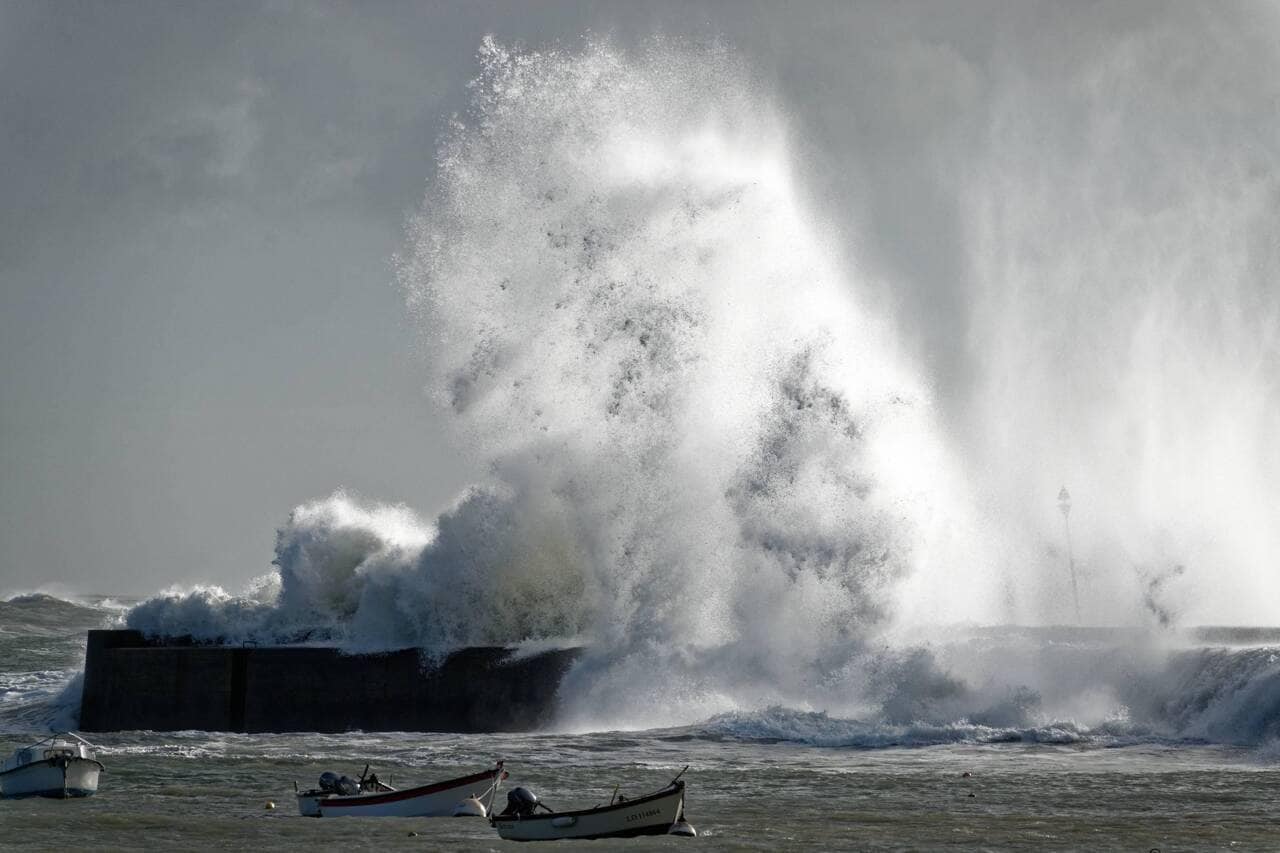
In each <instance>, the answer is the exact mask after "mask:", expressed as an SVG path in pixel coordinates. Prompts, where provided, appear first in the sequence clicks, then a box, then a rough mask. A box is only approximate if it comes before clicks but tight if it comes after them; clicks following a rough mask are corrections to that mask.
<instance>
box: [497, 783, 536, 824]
mask: <svg viewBox="0 0 1280 853" xmlns="http://www.w3.org/2000/svg"><path fill="white" fill-rule="evenodd" d="M537 807H538V795H537V794H535V793H534V792H533V791H530V790H529V789H528V788H512V789H511V790H510V791H507V807H506V808H505V809H503V810H502V813H503V814H504V815H518V816H520V817H528V816H529V815H531V814H533V811H534V809H536V808H537Z"/></svg>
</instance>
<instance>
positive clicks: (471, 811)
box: [453, 797, 488, 817]
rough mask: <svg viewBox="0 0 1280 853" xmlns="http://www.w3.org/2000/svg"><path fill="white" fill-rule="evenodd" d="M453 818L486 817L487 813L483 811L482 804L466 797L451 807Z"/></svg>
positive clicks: (473, 798)
mask: <svg viewBox="0 0 1280 853" xmlns="http://www.w3.org/2000/svg"><path fill="white" fill-rule="evenodd" d="M453 816H454V817H487V816H488V812H486V811H485V808H484V803H482V802H480V801H479V800H478V799H476V798H475V797H467V798H466V799H465V800H463V801H462V802H460V803H458V804H457V805H456V806H454V807H453Z"/></svg>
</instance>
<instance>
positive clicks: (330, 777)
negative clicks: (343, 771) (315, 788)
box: [320, 770, 360, 797]
mask: <svg viewBox="0 0 1280 853" xmlns="http://www.w3.org/2000/svg"><path fill="white" fill-rule="evenodd" d="M320 790H321V791H324V792H325V793H326V794H342V795H344V796H348V797H349V796H352V795H353V794H358V793H360V783H359V782H357V781H356V780H355V779H352V778H351V777H350V776H339V775H338V774H337V773H334V772H333V771H332V770H326V771H325V772H323V773H321V774H320Z"/></svg>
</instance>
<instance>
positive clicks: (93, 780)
mask: <svg viewBox="0 0 1280 853" xmlns="http://www.w3.org/2000/svg"><path fill="white" fill-rule="evenodd" d="M101 772H102V765H101V764H99V763H98V762H97V761H93V760H90V759H87V758H69V759H65V758H64V759H47V760H44V761H35V762H32V763H30V764H24V765H22V766H21V767H16V768H14V769H12V770H9V771H7V772H5V773H0V797H4V798H5V799H17V798H19V797H52V798H54V799H68V798H71V797H88V796H91V795H93V794H94V793H96V792H97V790H98V774H100V773H101Z"/></svg>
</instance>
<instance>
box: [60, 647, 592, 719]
mask: <svg viewBox="0 0 1280 853" xmlns="http://www.w3.org/2000/svg"><path fill="white" fill-rule="evenodd" d="M579 651H580V650H579V649H561V650H554V651H547V652H542V653H539V654H537V655H532V656H529V657H523V658H519V659H513V657H512V653H511V650H509V649H503V648H469V649H462V650H460V651H458V652H455V653H453V654H452V655H450V656H449V657H448V658H446V659H445V661H444V662H443V663H442V664H441V665H440V666H439V667H438V668H435V669H431V668H428V667H426V666H424V663H423V660H422V658H421V656H420V655H419V653H418V651H417V650H416V649H402V650H400V651H395V652H386V653H382V654H361V655H349V654H343V653H342V652H341V651H339V650H338V649H335V648H316V647H300V646H244V647H241V646H217V645H199V644H195V643H192V642H190V641H189V640H186V641H184V640H182V639H176V640H174V639H165V640H153V639H148V638H146V637H144V636H143V635H142V634H141V633H140V632H138V631H130V630H121V631H90V632H89V644H88V652H87V655H86V657H85V665H84V696H83V698H82V699H81V702H80V728H81V729H82V730H84V731H89V732H109V731H123V730H129V729H152V730H154V731H179V730H182V729H203V730H206V731H228V732H293V731H309V732H344V731H351V730H354V729H360V730H363V731H419V732H428V731H429V732H512V731H529V730H532V729H536V728H538V727H540V726H541V725H543V724H545V723H546V722H548V720H549V718H550V716H551V713H552V711H553V710H554V707H555V698H556V691H557V690H558V689H559V687H560V680H561V678H563V677H564V674H565V671H566V670H567V669H568V668H569V666H570V664H572V663H573V661H574V659H575V658H576V657H577V655H578V652H579Z"/></svg>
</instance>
